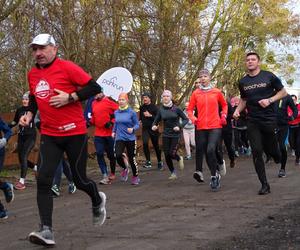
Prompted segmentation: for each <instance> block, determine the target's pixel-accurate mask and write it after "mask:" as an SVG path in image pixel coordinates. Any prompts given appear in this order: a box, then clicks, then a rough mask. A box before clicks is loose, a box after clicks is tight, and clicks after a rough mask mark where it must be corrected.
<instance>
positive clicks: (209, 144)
mask: <svg viewBox="0 0 300 250" xmlns="http://www.w3.org/2000/svg"><path fill="white" fill-rule="evenodd" d="M221 134H222V129H221V128H216V129H205V130H204V129H203V130H196V171H201V172H202V171H203V167H202V165H203V156H204V155H205V158H206V163H207V165H208V167H209V169H210V173H211V176H215V175H216V171H217V167H218V163H217V155H216V150H217V145H218V143H219V141H220V138H221Z"/></svg>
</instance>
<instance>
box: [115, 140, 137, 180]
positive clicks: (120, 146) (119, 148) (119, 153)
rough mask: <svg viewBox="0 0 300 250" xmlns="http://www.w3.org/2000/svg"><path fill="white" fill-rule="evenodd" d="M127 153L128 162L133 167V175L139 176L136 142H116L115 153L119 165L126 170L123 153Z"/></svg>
mask: <svg viewBox="0 0 300 250" xmlns="http://www.w3.org/2000/svg"><path fill="white" fill-rule="evenodd" d="M125 149H126V151H127V156H128V161H129V164H130V166H131V170H132V175H133V176H138V165H137V163H136V159H135V155H136V141H116V145H115V153H116V159H117V162H118V164H119V165H120V167H121V168H123V169H126V165H125V163H124V159H123V153H124V152H125Z"/></svg>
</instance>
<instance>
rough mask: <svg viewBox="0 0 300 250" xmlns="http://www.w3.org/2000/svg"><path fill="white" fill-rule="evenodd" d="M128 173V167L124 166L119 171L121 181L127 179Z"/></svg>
mask: <svg viewBox="0 0 300 250" xmlns="http://www.w3.org/2000/svg"><path fill="white" fill-rule="evenodd" d="M128 174H129V168H125V169H123V170H122V172H121V181H127V180H128Z"/></svg>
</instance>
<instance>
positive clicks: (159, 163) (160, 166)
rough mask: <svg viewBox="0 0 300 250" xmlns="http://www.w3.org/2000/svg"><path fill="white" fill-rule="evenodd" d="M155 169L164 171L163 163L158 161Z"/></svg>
mask: <svg viewBox="0 0 300 250" xmlns="http://www.w3.org/2000/svg"><path fill="white" fill-rule="evenodd" d="M157 168H158V170H164V163H163V162H162V161H159V162H158V163H157Z"/></svg>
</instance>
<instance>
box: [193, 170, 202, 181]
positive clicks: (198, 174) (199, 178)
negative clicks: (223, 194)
mask: <svg viewBox="0 0 300 250" xmlns="http://www.w3.org/2000/svg"><path fill="white" fill-rule="evenodd" d="M193 177H194V179H195V180H196V181H198V182H204V177H203V174H202V172H201V171H196V172H195V173H194V174H193Z"/></svg>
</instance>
